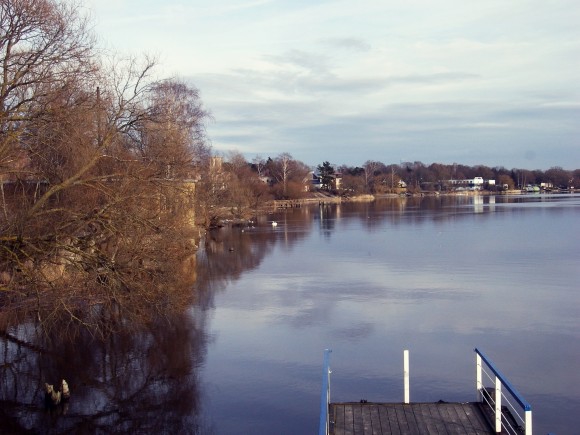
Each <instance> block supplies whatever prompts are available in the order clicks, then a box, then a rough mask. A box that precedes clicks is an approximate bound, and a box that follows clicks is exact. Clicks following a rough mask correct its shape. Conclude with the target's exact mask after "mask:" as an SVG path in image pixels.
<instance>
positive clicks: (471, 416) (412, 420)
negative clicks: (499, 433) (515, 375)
mask: <svg viewBox="0 0 580 435" xmlns="http://www.w3.org/2000/svg"><path fill="white" fill-rule="evenodd" d="M330 410H331V412H330V415H331V416H333V421H334V424H332V425H331V432H330V433H331V434H332V435H343V434H348V435H358V434H361V435H383V434H390V435H448V434H462V435H464V434H473V435H487V434H493V433H494V432H493V430H492V428H491V427H490V425H489V424H488V422H487V421H486V419H485V418H484V416H483V414H482V411H481V409H480V407H479V404H478V403H446V402H438V403H412V404H403V403H331V404H330Z"/></svg>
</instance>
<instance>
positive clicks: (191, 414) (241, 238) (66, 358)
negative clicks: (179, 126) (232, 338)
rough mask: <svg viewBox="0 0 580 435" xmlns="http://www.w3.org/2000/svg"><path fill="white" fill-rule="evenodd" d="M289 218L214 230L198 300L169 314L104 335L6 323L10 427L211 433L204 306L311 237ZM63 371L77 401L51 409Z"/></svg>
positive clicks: (3, 374) (4, 372)
mask: <svg viewBox="0 0 580 435" xmlns="http://www.w3.org/2000/svg"><path fill="white" fill-rule="evenodd" d="M304 218H305V217H301V218H300V220H302V219H304ZM286 224H287V225H286V227H283V226H281V227H280V229H279V230H277V231H276V232H274V231H272V229H271V227H265V226H262V228H254V229H252V228H246V229H242V228H222V229H221V230H217V231H212V232H210V233H208V235H207V237H206V240H205V242H204V243H203V247H202V249H200V251H199V253H198V255H197V266H196V273H195V276H196V282H195V284H194V285H193V287H194V289H193V291H194V295H195V301H196V302H195V304H194V305H193V306H192V307H190V308H189V309H188V310H187V312H186V313H184V314H183V315H181V316H175V317H173V318H172V319H171V320H168V319H159V320H158V321H156V322H154V323H153V324H150V325H149V326H148V327H146V328H142V329H138V331H137V332H135V328H134V327H131V328H128V330H127V331H126V332H117V333H114V334H110V335H109V336H107V337H106V338H105V339H100V338H95V337H94V336H93V335H91V334H90V332H89V331H84V332H83V331H81V332H79V333H78V334H77V335H76V336H75V337H74V339H71V338H70V337H68V336H66V335H64V334H63V336H58V337H51V338H50V339H48V338H47V337H46V336H43V335H42V334H39V333H38V331H36V330H35V326H34V325H33V324H21V325H20V326H18V327H13V328H10V329H8V330H7V331H6V332H3V331H0V427H1V428H2V433H75V434H76V433H91V434H92V433H159V434H163V433H173V434H176V433H179V434H182V433H183V434H186V433H191V434H195V433H204V434H207V433H211V432H212V428H211V423H208V422H206V421H205V419H204V417H203V413H202V410H201V406H200V403H201V395H202V393H201V390H200V382H199V378H198V373H199V370H198V368H199V367H200V366H201V365H202V364H203V361H204V358H205V355H206V351H207V342H208V337H207V333H206V311H207V310H208V309H211V307H212V306H213V296H214V294H215V291H216V290H220V289H222V288H224V287H225V284H226V283H227V282H229V281H231V280H235V279H238V278H239V277H240V275H241V274H242V272H244V271H246V270H249V269H253V268H255V267H257V266H258V265H259V264H260V262H261V261H262V260H263V258H264V257H265V256H266V254H267V253H268V252H270V250H271V249H272V247H273V246H274V245H275V244H276V243H277V242H279V243H285V244H288V245H291V244H292V243H293V241H295V240H297V239H299V238H301V237H303V236H304V234H305V232H294V233H288V231H287V230H288V224H289V223H288V222H286ZM301 225H303V224H301ZM129 330H131V331H132V332H129ZM63 378H64V379H66V381H67V382H68V384H69V387H70V389H71V398H70V401H69V402H68V403H66V404H61V405H58V406H56V407H52V408H50V409H49V408H47V407H46V406H45V404H44V388H43V387H44V384H45V382H47V383H49V384H54V385H55V386H56V385H57V384H60V381H61V379H63Z"/></svg>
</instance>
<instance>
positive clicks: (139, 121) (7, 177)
mask: <svg viewBox="0 0 580 435" xmlns="http://www.w3.org/2000/svg"><path fill="white" fill-rule="evenodd" d="M0 5H1V10H0V23H1V24H2V27H1V33H0V50H1V51H0V56H1V58H0V63H1V64H2V76H1V78H0V80H2V81H1V83H0V181H1V185H2V190H1V193H2V197H1V200H2V203H1V206H2V207H1V209H2V212H1V213H0V228H1V232H0V327H2V326H4V327H5V326H6V325H8V324H11V323H14V322H18V321H21V320H22V319H23V318H29V317H30V316H31V315H34V318H35V319H36V320H37V322H38V324H39V325H40V326H42V327H43V328H44V329H45V330H46V331H50V330H51V328H53V327H55V326H56V325H58V327H59V328H61V329H63V328H64V329H65V330H68V329H67V328H72V327H73V326H74V325H85V326H89V327H91V328H92V329H93V330H94V331H96V332H104V330H105V329H107V328H117V327H120V326H121V325H122V324H123V325H126V323H123V322H126V321H127V320H137V321H139V322H143V321H148V320H150V319H152V317H153V316H154V315H155V314H156V313H157V314H158V313H164V312H167V310H168V309H169V308H171V307H178V306H180V305H182V304H183V303H184V302H185V301H186V300H187V299H188V298H189V297H190V294H189V293H188V292H179V291H177V290H176V289H178V288H185V287H184V286H187V282H188V281H190V278H191V271H187V270H185V272H189V274H188V273H181V272H184V270H180V268H182V267H186V266H185V264H187V263H184V262H187V259H188V256H191V255H192V253H193V246H192V244H191V242H190V237H189V234H188V231H190V230H191V225H190V224H191V221H192V219H193V217H192V215H191V210H192V209H193V206H192V198H193V194H194V190H195V183H194V181H195V178H196V170H198V169H199V168H200V167H204V163H205V162H203V163H202V162H201V160H202V159H204V158H205V154H204V151H205V150H206V149H207V145H206V143H205V130H204V121H205V119H206V118H207V116H208V114H207V112H206V111H205V110H204V109H203V107H202V105H201V102H200V99H199V95H198V92H197V90H195V89H194V88H192V87H188V86H187V85H185V84H183V83H180V82H176V81H157V80H154V78H153V76H152V72H153V68H154V66H155V61H154V60H151V59H147V58H145V59H144V61H143V62H138V61H136V60H131V59H129V60H127V61H122V62H117V63H115V64H114V65H113V67H111V68H105V67H104V66H101V65H100V64H99V62H97V60H96V55H95V50H94V49H93V45H92V44H93V39H92V37H91V35H90V33H89V32H88V30H87V23H86V21H85V19H84V18H83V17H82V16H81V15H80V14H79V9H78V6H76V5H75V4H71V3H59V2H56V1H51V0H12V1H2V2H0ZM71 330H72V329H71Z"/></svg>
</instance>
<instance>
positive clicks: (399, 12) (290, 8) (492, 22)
mask: <svg viewBox="0 0 580 435" xmlns="http://www.w3.org/2000/svg"><path fill="white" fill-rule="evenodd" d="M86 5H87V8H89V10H90V13H91V15H92V17H93V21H94V23H95V32H96V33H97V35H98V36H99V37H100V40H101V43H102V44H103V45H105V46H107V47H108V48H111V49H114V50H116V51H118V52H121V53H124V54H128V53H131V54H136V55H137V54H142V53H148V54H156V55H158V56H159V60H160V63H161V69H160V71H159V73H160V74H161V76H162V77H169V76H175V77H177V78H179V79H181V80H184V81H186V82H188V83H191V84H192V85H194V86H195V87H197V88H198V89H199V90H200V92H201V97H202V100H203V102H204V105H205V106H206V108H207V109H209V110H210V111H211V113H212V115H213V118H214V120H213V121H212V122H210V124H209V126H208V133H209V136H210V139H211V143H212V146H213V147H214V149H215V150H216V151H218V152H227V151H228V150H237V151H240V152H242V153H243V154H244V155H245V156H246V157H247V158H248V160H251V159H252V158H253V157H254V156H256V155H261V156H262V157H268V156H271V157H275V156H277V155H279V154H280V153H282V152H289V153H290V154H292V156H293V157H294V158H296V159H298V160H301V161H303V162H305V163H307V164H309V165H317V164H320V163H322V162H323V161H326V160H328V161H330V162H331V163H333V164H338V165H340V164H343V163H344V164H349V165H362V164H363V163H364V162H365V161H366V160H379V161H382V162H384V163H386V164H390V163H399V162H400V161H417V160H419V161H422V162H423V163H426V164H429V163H433V162H437V163H447V164H450V163H454V162H456V163H461V164H466V165H476V164H485V165H488V166H492V167H493V166H505V167H506V168H526V169H548V168H550V167H552V166H562V167H564V168H565V169H576V168H580V1H578V0H484V1H474V0H473V1H472V0H457V1H455V0H433V1H428V0H358V1H353V0H349V1H342V0H238V1H236V0H182V1H179V0H87V3H86Z"/></svg>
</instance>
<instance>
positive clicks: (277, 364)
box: [0, 195, 580, 434]
mask: <svg viewBox="0 0 580 435" xmlns="http://www.w3.org/2000/svg"><path fill="white" fill-rule="evenodd" d="M579 206H580V198H579V197H572V196H558V195H551V196H534V197H533V198H530V197H507V196H497V197H493V196H468V195H465V196H461V197H447V196H426V197H409V198H406V197H405V198H384V199H380V200H377V201H374V202H371V203H345V204H336V205H320V206H314V207H306V208H301V209H291V210H286V211H280V212H277V213H273V214H271V215H267V216H264V217H262V218H261V219H260V220H259V221H257V222H256V223H254V224H253V225H248V226H244V227H224V228H221V229H219V230H215V231H212V232H210V233H208V234H207V237H206V238H205V240H204V241H203V243H202V245H201V249H200V250H199V252H198V254H197V274H196V282H195V284H194V294H195V298H196V303H195V305H194V307H192V308H191V309H190V310H189V311H188V312H187V313H185V314H184V315H183V316H178V317H176V318H173V319H171V320H168V319H159V320H158V321H157V322H155V323H154V324H152V325H150V327H148V328H146V329H144V330H142V331H140V332H138V333H134V334H129V333H120V334H116V335H114V336H110V337H108V339H106V340H96V339H95V338H94V337H92V336H91V335H90V334H82V335H81V336H80V337H79V338H78V339H77V340H75V341H74V342H70V341H68V340H66V338H65V337H53V338H52V340H51V341H48V340H46V339H39V338H38V337H37V336H36V335H35V331H34V329H33V328H32V327H30V326H27V325H22V326H21V327H19V328H15V329H12V330H9V331H7V333H6V334H5V335H3V336H0V344H1V347H0V427H1V428H2V431H3V432H6V433H23V432H26V431H32V432H45V433H65V432H70V433H95V432H106V433H171V432H173V433H204V434H206V433H220V434H221V433H292V434H294V433H311V432H315V429H316V424H317V417H318V415H317V412H318V403H317V402H318V394H319V391H318V388H319V373H320V356H321V351H322V349H324V348H325V347H333V348H335V360H334V364H333V366H334V368H335V372H336V377H335V378H334V381H333V382H334V384H333V388H334V394H335V395H334V396H333V397H334V398H335V399H336V400H358V399H359V398H363V397H364V398H367V399H369V400H373V399H375V400H393V401H397V400H399V399H400V397H401V394H400V392H401V388H402V387H401V383H400V382H399V381H400V373H399V365H400V364H399V362H400V361H399V354H398V352H399V350H400V349H403V348H404V347H406V346H409V344H410V345H411V346H412V347H413V349H415V350H416V351H417V352H416V353H413V357H412V358H413V359H412V364H413V368H414V374H415V376H416V378H415V379H417V380H418V381H417V386H416V387H415V389H414V390H413V394H414V395H415V396H414V397H416V398H421V399H423V400H438V399H442V398H443V399H446V400H464V399H465V397H466V396H467V397H468V398H471V393H472V391H471V389H470V386H471V383H472V372H473V367H472V361H471V360H472V355H471V354H470V352H471V349H472V348H473V346H474V345H478V346H479V345H481V346H482V347H483V348H484V349H485V350H487V351H488V353H489V354H491V355H493V356H494V357H498V356H499V357H500V360H497V359H496V362H497V363H498V364H499V365H500V367H501V369H502V371H504V372H505V373H509V375H510V379H511V380H512V381H513V382H514V383H515V384H516V385H517V386H518V387H519V389H520V391H522V392H524V395H525V396H526V398H527V399H528V400H529V401H530V402H532V403H533V404H534V406H537V408H536V409H537V414H536V415H537V417H536V418H537V421H538V424H537V427H538V428H542V430H543V429H544V428H545V429H546V432H547V431H548V430H557V429H558V426H556V424H554V423H553V422H554V421H555V420H556V419H558V420H559V421H560V422H561V426H560V430H561V431H562V432H561V433H565V429H561V428H567V427H568V428H570V427H573V426H572V421H571V420H572V419H573V417H571V415H572V413H571V412H567V411H566V409H570V405H569V404H570V403H572V404H580V399H579V398H578V397H577V393H576V392H575V391H577V390H579V388H578V387H580V380H579V378H578V375H577V374H576V373H575V371H574V370H571V369H570V367H569V366H570V365H571V363H570V361H575V360H577V359H578V357H580V355H579V352H580V349H578V346H573V345H572V346H571V345H569V343H576V342H577V340H578V321H577V307H578V304H577V303H578V297H577V296H576V295H575V293H574V291H575V287H576V285H575V284H576V283H577V282H578V279H580V276H579V275H578V267H577V266H578V255H579V252H578V244H577V243H575V240H576V242H577V241H578V240H577V239H578V237H577V234H578V233H577V232H575V231H574V228H575V223H576V222H577V220H575V218H576V217H577V214H576V215H574V214H573V213H569V211H570V210H572V209H573V210H578V209H580V207H579ZM273 220H275V221H276V222H278V225H277V226H276V227H273V226H272V225H271V221H273ZM568 228H570V230H569V232H568V231H567V229H568ZM539 229H542V231H539ZM548 230H550V231H548ZM571 283H574V285H572V284H571ZM224 290H227V291H224ZM216 298H217V299H216ZM498 301H500V303H498ZM210 318H211V323H210V322H209V320H208V319H210ZM566 343H567V344H566ZM208 347H209V351H208ZM450 355H452V356H453V357H450ZM514 355H515V357H514ZM554 355H558V357H557V358H554ZM361 356H364V358H361ZM494 359H495V358H494ZM522 365H524V366H525V367H526V369H525V370H523V371H522V369H521V366H522ZM538 373H539V374H541V376H539V375H538ZM61 378H66V380H67V381H68V383H69V385H70V387H71V390H72V398H71V400H70V402H69V404H68V408H65V407H64V406H63V407H59V408H56V409H52V410H46V409H45V408H44V406H43V391H42V385H44V382H49V383H57V382H58V381H59V380H60V379H61ZM464 379H467V381H466V383H467V386H466V385H465V383H464ZM450 391H452V392H453V394H451V395H450V394H449V392H450ZM240 398H243V400H242V399H240ZM555 403H562V404H565V405H564V406H562V407H561V408H560V409H563V411H560V414H558V410H557V409H555V408H556V405H552V404H555ZM534 412H536V411H534ZM550 414H552V415H558V417H552V416H550Z"/></svg>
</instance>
